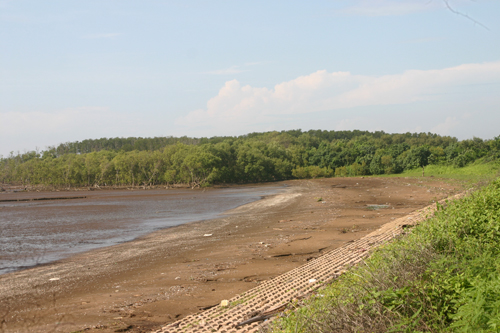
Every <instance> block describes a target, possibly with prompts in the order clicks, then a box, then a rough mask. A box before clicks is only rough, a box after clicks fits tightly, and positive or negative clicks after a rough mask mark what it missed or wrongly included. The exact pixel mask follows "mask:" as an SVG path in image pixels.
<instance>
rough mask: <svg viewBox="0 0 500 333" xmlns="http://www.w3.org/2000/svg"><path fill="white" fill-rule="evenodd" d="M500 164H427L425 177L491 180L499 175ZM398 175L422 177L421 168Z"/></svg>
mask: <svg viewBox="0 0 500 333" xmlns="http://www.w3.org/2000/svg"><path fill="white" fill-rule="evenodd" d="M499 173H500V164H499V162H498V161H495V162H488V163H483V162H482V161H477V162H476V163H473V164H470V165H467V166H465V167H463V168H456V167H454V166H448V165H428V166H426V167H425V177H430V176H433V177H439V178H448V179H455V180H461V181H466V182H469V183H478V182H484V181H487V182H489V181H491V180H493V179H495V178H497V177H498V176H499ZM391 176H396V177H397V176H400V177H422V169H421V168H417V169H413V170H407V171H405V172H403V173H401V174H399V175H391Z"/></svg>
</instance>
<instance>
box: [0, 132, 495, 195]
mask: <svg viewBox="0 0 500 333" xmlns="http://www.w3.org/2000/svg"><path fill="white" fill-rule="evenodd" d="M499 157H500V136H499V137H496V138H494V139H491V140H482V139H479V138H473V139H469V140H463V141H459V140H457V139H456V138H453V137H449V136H440V135H437V134H432V133H404V134H388V133H385V132H383V131H377V132H368V131H358V130H354V131H321V130H310V131H307V132H303V131H301V130H290V131H281V132H277V131H273V132H264V133H249V134H246V135H242V136H239V137H211V138H188V137H180V138H174V137H155V138H108V139H106V138H102V139H96V140H83V141H81V142H78V141H76V142H68V143H64V144H60V145H59V146H57V147H48V148H47V149H46V150H44V151H41V152H36V151H30V152H25V153H18V154H14V153H11V154H10V156H8V157H6V158H1V159H0V181H1V182H2V183H17V184H23V185H40V184H41V185H53V186H65V187H68V186H102V185H113V186H114V185H132V186H137V185H144V186H146V185H160V184H162V185H167V186H170V185H172V184H179V183H182V184H190V185H191V186H192V187H201V186H206V185H210V184H223V183H250V182H266V181H276V180H285V179H292V178H315V177H332V176H359V175H378V174H391V173H400V172H402V171H404V170H407V169H413V168H417V167H420V168H422V169H423V168H425V166H427V165H428V164H448V165H453V166H455V167H463V166H465V165H467V164H469V163H471V162H474V161H476V160H478V159H480V158H483V159H486V160H493V159H498V158H499ZM423 170H424V169H423Z"/></svg>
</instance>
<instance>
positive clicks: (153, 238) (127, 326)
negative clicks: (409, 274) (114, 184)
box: [0, 178, 459, 332]
mask: <svg viewBox="0 0 500 333" xmlns="http://www.w3.org/2000/svg"><path fill="white" fill-rule="evenodd" d="M279 184H287V185H289V188H288V189H287V190H286V192H284V193H281V194H277V195H273V196H269V197H267V198H265V199H263V200H260V201H257V202H254V203H250V204H247V205H245V206H242V207H239V208H237V209H234V210H232V211H229V212H228V214H227V215H225V216H224V217H222V218H218V219H215V220H209V221H203V222H194V223H189V224H185V225H181V226H178V227H174V228H170V229H165V230H160V231H158V232H155V233H152V234H150V235H147V236H144V237H142V238H140V239H137V240H135V241H133V242H128V243H124V244H120V245H116V246H112V247H107V248H102V249H98V250H94V251H90V252H86V253H83V254H80V255H76V256H73V257H71V258H69V259H65V260H61V261H58V262H55V263H51V264H46V265H42V266H38V267H35V268H32V269H28V270H24V271H20V272H15V273H9V274H4V275H1V276H0V322H2V320H3V321H4V323H3V326H2V327H1V329H0V332H54V331H56V332H74V331H83V330H85V331H88V332H119V331H121V332H125V331H127V332H147V331H150V330H153V329H156V328H159V327H161V326H162V325H164V324H166V323H168V322H172V321H174V320H176V319H178V318H182V317H184V316H186V315H188V314H191V313H195V312H197V311H200V310H202V309H204V308H207V307H210V306H212V305H215V304H218V303H220V301H221V300H223V299H228V298H231V297H233V296H234V295H236V294H238V293H241V292H243V291H245V290H248V289H250V288H252V287H254V286H256V285H257V284H258V283H259V281H263V280H267V279H269V278H272V277H274V276H276V275H279V274H281V273H283V272H286V271H289V270H291V269H293V268H295V267H297V266H299V265H301V264H303V263H304V262H306V261H307V260H310V259H311V258H315V257H318V256H320V255H321V254H322V253H323V252H326V251H329V250H332V249H334V248H337V247H339V246H341V245H343V244H345V243H346V242H348V241H350V240H354V239H358V238H361V237H363V236H364V235H366V234H368V233H370V232H372V231H374V230H376V229H378V228H379V227H380V226H381V225H383V224H385V223H387V222H390V221H391V220H393V219H395V218H398V217H401V216H404V215H406V214H408V213H410V212H412V211H414V210H416V209H418V208H421V207H424V206H426V205H428V204H429V203H430V202H432V200H437V199H442V198H444V197H447V196H449V195H451V194H453V193H455V192H457V191H458V190H459V189H458V188H454V187H453V186H452V185H450V184H447V183H442V182H439V181H438V180H434V179H433V178H427V179H425V180H424V181H418V180H415V179H404V178H332V179H317V180H297V181H287V182H282V183H279ZM82 195H85V194H84V193H83V194H82ZM320 198H321V201H320V200H319V199H320ZM369 205H385V208H381V209H374V208H377V207H373V206H372V207H370V206H369ZM379 208H380V207H379ZM205 235H207V236H205ZM208 235H210V236H208Z"/></svg>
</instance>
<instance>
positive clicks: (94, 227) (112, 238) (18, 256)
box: [0, 185, 283, 274]
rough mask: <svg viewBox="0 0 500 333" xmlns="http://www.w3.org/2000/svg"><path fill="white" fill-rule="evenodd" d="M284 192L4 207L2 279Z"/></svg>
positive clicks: (152, 195)
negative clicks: (40, 265)
mask: <svg viewBox="0 0 500 333" xmlns="http://www.w3.org/2000/svg"><path fill="white" fill-rule="evenodd" d="M281 189H283V186H272V185H271V186H258V187H237V188H224V189H210V190H207V191H202V190H184V189H183V190H148V191H106V192H104V193H103V192H87V193H85V195H86V196H87V198H85V199H74V200H50V201H30V202H0V274H4V273H8V272H12V271H15V270H19V269H22V268H26V267H31V266H33V265H37V264H42V263H48V262H51V261H54V260H58V259H63V258H67V257H69V256H71V255H72V254H75V253H80V252H84V251H88V250H92V249H96V248H100V247H104V246H110V245H115V244H118V243H121V242H126V241H130V240H133V239H135V238H137V237H140V236H143V235H146V234H148V233H151V232H153V231H155V230H159V229H164V228H168V227H172V226H176V225H180V224H183V223H187V222H191V221H199V220H207V219H213V218H215V217H217V216H219V215H220V214H222V213H223V212H224V211H227V210H229V209H232V208H235V207H238V206H241V205H244V204H246V203H250V202H252V201H256V200H258V199H260V198H261V197H262V196H264V195H269V194H274V193H277V192H278V191H279V190H281ZM60 196H61V197H62V196H68V193H67V192H66V193H61V194H60ZM79 196H80V195H79ZM3 198H4V196H2V199H3Z"/></svg>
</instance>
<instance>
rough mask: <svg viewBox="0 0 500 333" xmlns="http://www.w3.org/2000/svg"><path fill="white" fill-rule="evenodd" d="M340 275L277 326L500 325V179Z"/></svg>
mask: <svg viewBox="0 0 500 333" xmlns="http://www.w3.org/2000/svg"><path fill="white" fill-rule="evenodd" d="M438 208H439V211H438V212H437V214H436V215H435V217H433V218H431V219H429V220H427V221H426V222H424V223H422V224H421V225H420V226H418V227H416V228H415V230H413V231H412V232H411V233H410V235H408V236H407V237H405V238H402V239H400V240H398V241H396V242H395V243H393V244H391V245H389V246H386V247H384V248H381V249H379V250H378V251H377V252H376V253H375V254H374V255H373V256H372V257H370V258H369V259H368V260H367V261H366V262H365V264H364V265H361V266H360V267H358V268H357V269H355V270H352V271H350V272H348V273H346V274H345V275H343V276H342V277H341V278H340V279H339V280H338V281H336V282H334V283H333V284H332V285H330V286H329V287H327V288H326V289H324V290H322V291H321V295H317V297H316V298H313V299H312V300H310V302H309V304H307V306H305V307H303V308H300V309H299V310H298V311H296V312H293V313H291V314H290V315H289V317H288V318H286V319H283V320H282V321H281V322H279V323H278V325H277V326H276V328H275V331H276V332H278V331H279V332H283V331H285V332H500V261H499V260H498V256H499V255H500V246H499V244H500V179H497V180H496V181H494V182H492V183H491V184H490V185H489V186H487V187H485V188H483V189H481V190H480V191H478V192H475V193H473V194H472V195H470V196H468V197H465V198H463V199H461V200H459V201H457V202H454V203H452V204H450V205H449V206H448V207H446V208H444V207H443V206H439V207H438Z"/></svg>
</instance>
